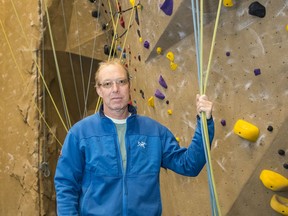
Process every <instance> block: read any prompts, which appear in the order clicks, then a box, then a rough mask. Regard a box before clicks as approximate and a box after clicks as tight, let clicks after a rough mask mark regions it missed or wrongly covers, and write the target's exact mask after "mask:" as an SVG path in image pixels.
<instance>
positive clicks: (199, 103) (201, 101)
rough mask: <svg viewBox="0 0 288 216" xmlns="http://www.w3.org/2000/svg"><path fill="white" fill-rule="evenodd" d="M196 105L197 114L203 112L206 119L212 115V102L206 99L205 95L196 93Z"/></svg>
mask: <svg viewBox="0 0 288 216" xmlns="http://www.w3.org/2000/svg"><path fill="white" fill-rule="evenodd" d="M196 107H197V113H198V115H199V116H201V112H205V114H206V118H207V119H210V118H211V117H212V108H213V103H212V102H211V101H209V100H208V97H207V96H206V95H201V96H200V95H199V94H197V95H196Z"/></svg>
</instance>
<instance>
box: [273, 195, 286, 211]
mask: <svg viewBox="0 0 288 216" xmlns="http://www.w3.org/2000/svg"><path fill="white" fill-rule="evenodd" d="M270 206H271V208H272V209H273V210H274V211H276V212H278V213H279V214H282V215H288V199H287V198H285V197H282V196H279V195H276V194H274V195H273V196H272V198H271V201H270Z"/></svg>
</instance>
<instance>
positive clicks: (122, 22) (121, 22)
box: [120, 16, 125, 28]
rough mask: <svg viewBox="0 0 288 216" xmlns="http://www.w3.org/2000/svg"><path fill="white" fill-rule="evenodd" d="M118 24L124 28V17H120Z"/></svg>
mask: <svg viewBox="0 0 288 216" xmlns="http://www.w3.org/2000/svg"><path fill="white" fill-rule="evenodd" d="M120 25H121V26H122V27H123V28H125V21H124V18H123V16H121V17H120Z"/></svg>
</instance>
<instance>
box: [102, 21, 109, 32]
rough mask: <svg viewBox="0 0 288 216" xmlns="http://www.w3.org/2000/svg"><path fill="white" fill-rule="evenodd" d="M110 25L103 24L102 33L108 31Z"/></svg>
mask: <svg viewBox="0 0 288 216" xmlns="http://www.w3.org/2000/svg"><path fill="white" fill-rule="evenodd" d="M107 26H108V24H107V23H103V24H102V31H105V30H106V29H107Z"/></svg>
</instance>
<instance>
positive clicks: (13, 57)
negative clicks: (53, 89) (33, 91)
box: [0, 20, 62, 146]
mask: <svg viewBox="0 0 288 216" xmlns="http://www.w3.org/2000/svg"><path fill="white" fill-rule="evenodd" d="M0 25H1V29H2V31H3V34H4V37H5V40H6V42H7V44H8V47H9V51H10V53H11V55H12V59H13V61H14V63H15V65H16V67H17V71H18V73H19V74H20V77H21V78H22V80H23V82H24V81H25V80H24V77H23V75H22V73H21V70H20V67H19V65H18V63H17V61H16V58H15V54H14V52H13V50H12V47H11V44H10V41H9V39H8V37H7V34H6V31H5V28H4V26H3V23H2V21H1V20H0ZM26 38H27V37H26ZM35 63H36V61H35ZM40 74H41V73H40ZM33 103H34V104H35V107H36V109H37V111H38V113H39V115H40V118H41V119H42V120H43V121H44V123H45V124H46V126H47V128H48V129H49V131H50V133H51V134H52V136H53V137H54V138H55V140H56V141H57V142H58V143H59V144H60V145H61V146H62V144H61V142H60V141H59V140H58V139H57V137H56V135H55V134H54V133H53V131H52V129H51V128H50V127H49V125H48V123H47V121H46V120H45V118H44V116H43V114H42V112H41V111H40V108H39V107H38V105H37V104H36V102H35V101H34V100H33Z"/></svg>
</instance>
